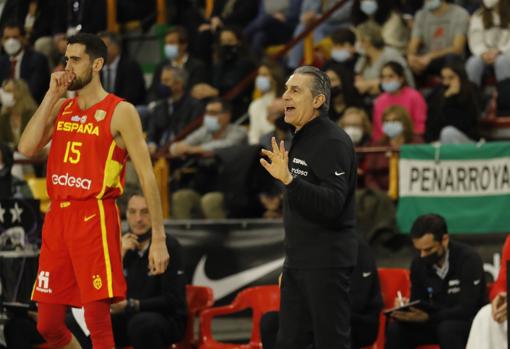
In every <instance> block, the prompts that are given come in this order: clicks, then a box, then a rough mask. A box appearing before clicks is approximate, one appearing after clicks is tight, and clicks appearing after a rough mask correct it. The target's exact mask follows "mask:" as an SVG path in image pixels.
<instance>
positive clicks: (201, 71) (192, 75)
mask: <svg viewBox="0 0 510 349" xmlns="http://www.w3.org/2000/svg"><path fill="white" fill-rule="evenodd" d="M188 45H189V42H188V33H187V31H186V29H184V28H183V27H181V26H175V27H172V28H170V29H168V31H167V32H166V34H165V47H164V51H165V59H164V60H163V61H161V62H159V63H158V65H157V66H156V68H155V69H154V75H153V78H152V83H151V86H150V88H149V97H148V99H149V101H154V100H156V99H158V98H159V96H158V89H159V87H160V83H161V81H160V79H161V71H162V70H163V67H165V66H167V65H171V66H172V67H176V68H181V69H184V70H185V71H186V73H187V75H188V81H187V83H186V86H185V90H186V92H189V91H191V88H192V87H193V86H195V85H196V84H198V83H200V82H206V81H207V70H206V67H205V65H204V63H203V62H202V61H201V60H199V59H197V58H195V57H193V56H191V55H190V54H189V53H188Z"/></svg>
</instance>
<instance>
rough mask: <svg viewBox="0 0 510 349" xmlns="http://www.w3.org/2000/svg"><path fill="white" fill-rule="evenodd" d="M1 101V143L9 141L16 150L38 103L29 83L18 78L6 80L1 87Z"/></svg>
mask: <svg viewBox="0 0 510 349" xmlns="http://www.w3.org/2000/svg"><path fill="white" fill-rule="evenodd" d="M0 103H1V104H2V108H1V110H0V143H7V144H8V145H9V146H10V147H11V148H12V149H13V150H14V149H16V147H17V145H18V141H19V138H20V135H21V133H22V132H23V130H24V129H25V126H26V125H27V123H28V121H29V120H30V118H31V117H32V114H34V112H35V110H36V109H37V104H36V102H35V100H34V99H33V98H32V95H31V94H30V90H29V88H28V85H27V83H26V82H25V81H23V80H18V79H7V80H4V82H3V83H2V87H1V88H0Z"/></svg>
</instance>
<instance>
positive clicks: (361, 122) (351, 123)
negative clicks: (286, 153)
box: [285, 107, 372, 163]
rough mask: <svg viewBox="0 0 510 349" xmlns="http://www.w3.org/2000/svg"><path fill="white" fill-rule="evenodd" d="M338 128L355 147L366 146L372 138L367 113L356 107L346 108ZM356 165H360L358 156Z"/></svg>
mask: <svg viewBox="0 0 510 349" xmlns="http://www.w3.org/2000/svg"><path fill="white" fill-rule="evenodd" d="M338 126H340V127H341V128H342V129H343V130H344V131H345V133H347V134H348V135H349V137H351V140H352V143H353V144H354V146H355V147H362V146H365V145H367V144H368V143H369V142H370V139H371V138H372V125H371V124H370V120H369V119H368V115H367V112H366V111H364V110H363V109H360V108H356V107H350V108H348V109H347V110H346V111H345V113H344V115H343V116H342V118H341V119H340V120H338ZM285 149H287V148H285ZM358 163H360V156H359V155H358Z"/></svg>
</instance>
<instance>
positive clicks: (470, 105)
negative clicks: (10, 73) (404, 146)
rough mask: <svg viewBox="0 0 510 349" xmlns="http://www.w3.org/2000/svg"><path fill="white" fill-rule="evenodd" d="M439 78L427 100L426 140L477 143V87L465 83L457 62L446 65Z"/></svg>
mask: <svg viewBox="0 0 510 349" xmlns="http://www.w3.org/2000/svg"><path fill="white" fill-rule="evenodd" d="M441 79H442V84H443V85H442V87H441V88H438V89H436V90H435V91H434V92H433V94H432V95H431V97H430V98H429V117H428V119H427V125H426V133H425V140H426V141H427V142H431V141H437V140H438V141H439V142H441V143H442V144H460V143H473V142H475V141H477V140H478V138H479V130H478V120H479V118H480V115H481V108H480V105H481V96H480V92H479V90H478V88H477V86H476V85H475V84H473V83H472V82H471V81H469V80H468V77H467V74H466V70H465V69H464V64H463V63H462V62H460V61H457V62H451V63H448V64H446V65H445V66H444V67H443V68H442V69H441ZM506 98H508V96H507V97H506Z"/></svg>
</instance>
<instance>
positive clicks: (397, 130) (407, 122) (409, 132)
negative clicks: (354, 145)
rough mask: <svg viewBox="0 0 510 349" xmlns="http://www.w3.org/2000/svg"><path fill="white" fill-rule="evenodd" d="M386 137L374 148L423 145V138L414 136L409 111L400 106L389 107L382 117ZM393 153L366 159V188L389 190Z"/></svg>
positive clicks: (375, 155) (373, 155)
mask: <svg viewBox="0 0 510 349" xmlns="http://www.w3.org/2000/svg"><path fill="white" fill-rule="evenodd" d="M382 130H383V133H384V136H383V137H382V138H381V139H379V140H378V141H375V142H373V143H372V145H374V146H388V147H392V148H396V149H398V148H400V146H402V145H403V144H412V143H421V142H422V139H421V137H419V136H417V135H414V134H413V122H412V120H411V117H410V116H409V113H408V112H407V110H405V109H404V108H403V107H401V106H399V105H394V106H391V107H388V108H387V109H386V110H385V111H384V112H383V115H382ZM390 156H391V153H390V152H387V153H371V154H367V155H366V157H365V169H366V173H365V186H366V187H367V188H372V189H379V190H388V187H389V167H390Z"/></svg>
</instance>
